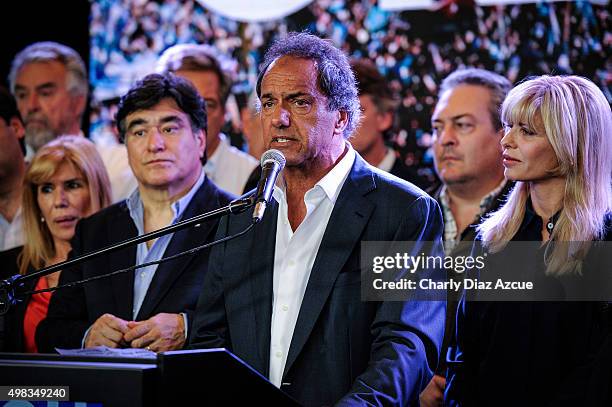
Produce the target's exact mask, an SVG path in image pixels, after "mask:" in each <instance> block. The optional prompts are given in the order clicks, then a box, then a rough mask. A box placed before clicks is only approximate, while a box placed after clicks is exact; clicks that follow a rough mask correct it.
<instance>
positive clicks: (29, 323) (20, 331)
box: [0, 136, 111, 352]
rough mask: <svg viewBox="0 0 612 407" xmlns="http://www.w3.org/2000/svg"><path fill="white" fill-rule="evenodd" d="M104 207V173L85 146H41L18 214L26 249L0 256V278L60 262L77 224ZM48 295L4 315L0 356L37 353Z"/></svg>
mask: <svg viewBox="0 0 612 407" xmlns="http://www.w3.org/2000/svg"><path fill="white" fill-rule="evenodd" d="M110 202H111V192H110V183H109V180H108V174H107V172H106V169H105V167H104V164H103V163H102V159H101V158H100V156H99V155H98V153H97V151H96V148H95V145H94V144H93V143H92V142H91V141H89V140H87V139H85V138H84V137H80V136H62V137H59V138H57V139H55V140H52V141H51V142H49V143H47V144H46V145H44V146H43V147H41V148H40V149H39V150H38V152H37V153H36V155H35V156H34V158H33V159H32V162H31V163H30V165H29V167H28V169H27V171H26V174H25V179H24V191H23V203H22V205H23V206H22V208H23V209H22V211H23V219H24V232H25V233H24V236H25V237H26V244H25V245H24V246H23V247H19V248H16V249H13V250H10V251H7V252H4V253H0V259H1V260H0V261H1V264H3V273H2V274H6V275H7V276H9V275H13V274H16V273H19V274H21V275H25V274H28V273H31V272H33V271H35V270H37V269H40V268H42V267H46V266H51V265H53V264H57V263H60V262H62V261H64V260H66V258H67V257H68V252H69V251H70V239H72V237H73V236H74V232H75V228H76V224H77V222H78V221H79V219H81V218H84V217H87V216H89V215H91V214H93V213H95V212H97V211H98V210H100V209H102V208H104V207H105V206H107V205H109V204H110ZM59 273H60V272H56V273H53V274H50V275H47V276H43V277H40V278H38V279H37V280H36V281H32V282H31V283H30V284H29V285H28V287H26V288H27V289H28V290H33V289H36V290H38V289H44V288H48V287H55V286H57V281H58V278H59ZM28 283H29V282H28ZM28 283H26V284H28ZM51 294H52V293H50V292H48V293H41V294H36V295H33V296H31V297H29V298H26V299H25V300H24V301H23V302H21V303H20V304H18V305H17V306H16V307H14V308H13V309H12V310H11V311H10V313H9V314H8V315H7V322H8V323H7V325H8V326H7V327H5V331H6V332H7V338H6V339H5V344H4V346H3V348H4V350H5V351H13V352H36V351H37V349H36V344H35V342H34V335H35V331H36V326H37V325H38V322H40V320H42V319H43V318H44V317H45V315H46V312H47V308H48V305H49V300H50V298H51Z"/></svg>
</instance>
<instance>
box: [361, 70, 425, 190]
mask: <svg viewBox="0 0 612 407" xmlns="http://www.w3.org/2000/svg"><path fill="white" fill-rule="evenodd" d="M351 68H352V69H353V72H354V73H355V79H356V80H357V89H358V91H359V104H360V105H361V112H362V118H361V123H360V124H359V127H358V128H357V130H355V134H354V135H353V137H351V140H350V141H351V144H352V145H353V148H355V150H356V151H357V152H358V153H359V154H361V156H362V157H363V158H364V159H365V160H366V161H367V162H368V163H369V164H371V165H373V166H375V167H377V168H380V169H381V170H383V171H387V172H389V173H391V174H393V175H395V176H396V177H400V178H402V179H404V180H406V181H408V182H412V183H413V184H415V185H416V186H418V187H420V188H423V189H425V188H427V187H428V186H429V183H428V182H427V181H426V180H425V179H423V177H420V176H419V175H418V173H417V171H416V169H415V168H413V167H409V166H408V165H406V163H405V162H404V160H403V158H402V157H401V156H400V153H399V151H396V150H395V149H394V148H393V147H392V146H390V145H387V143H389V142H390V138H391V135H392V131H393V127H394V124H395V112H396V110H397V105H398V101H397V99H396V98H395V97H394V95H393V92H392V90H391V88H390V87H389V85H388V84H387V81H386V80H385V78H384V76H382V75H381V73H380V72H379V71H378V68H376V65H375V64H374V63H373V62H372V61H370V60H368V59H352V60H351Z"/></svg>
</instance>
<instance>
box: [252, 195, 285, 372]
mask: <svg viewBox="0 0 612 407" xmlns="http://www.w3.org/2000/svg"><path fill="white" fill-rule="evenodd" d="M277 220H278V203H277V202H276V201H275V200H272V202H271V203H270V205H269V207H268V209H267V211H266V215H265V216H264V218H263V219H262V221H261V223H260V224H259V225H256V226H255V230H254V231H253V235H252V236H253V242H252V246H251V247H252V249H251V252H250V253H254V254H255V255H254V256H253V257H252V258H251V259H249V261H250V267H245V269H246V270H248V271H247V273H249V274H250V275H249V276H245V277H246V278H248V277H250V281H251V290H252V292H251V298H253V299H254V301H253V304H254V306H253V307H251V310H252V312H253V313H254V315H253V318H252V319H250V320H254V321H255V324H256V327H255V330H254V332H256V333H257V342H256V346H257V354H258V355H259V358H260V360H261V361H263V362H264V363H265V366H262V370H260V371H261V372H263V373H264V374H265V375H266V376H267V375H268V369H269V368H270V366H269V363H267V362H268V361H269V358H270V329H271V324H272V296H273V295H274V293H273V292H272V291H273V278H272V276H273V273H274V253H275V248H276V244H275V241H276V223H277ZM270 248H272V250H270ZM252 270H260V271H259V272H258V273H256V274H254V273H253V271H252Z"/></svg>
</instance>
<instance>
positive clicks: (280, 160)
mask: <svg viewBox="0 0 612 407" xmlns="http://www.w3.org/2000/svg"><path fill="white" fill-rule="evenodd" d="M283 168H285V156H284V155H283V153H281V152H280V151H278V150H275V149H271V150H268V151H266V152H265V153H263V155H262V156H261V177H260V178H259V182H258V183H257V191H256V192H255V208H254V209H253V221H254V222H255V223H258V222H259V221H261V218H263V215H264V212H265V210H266V205H267V204H268V202H270V197H271V196H272V191H273V190H274V183H276V177H277V176H278V173H279V172H281V171H282V169H283Z"/></svg>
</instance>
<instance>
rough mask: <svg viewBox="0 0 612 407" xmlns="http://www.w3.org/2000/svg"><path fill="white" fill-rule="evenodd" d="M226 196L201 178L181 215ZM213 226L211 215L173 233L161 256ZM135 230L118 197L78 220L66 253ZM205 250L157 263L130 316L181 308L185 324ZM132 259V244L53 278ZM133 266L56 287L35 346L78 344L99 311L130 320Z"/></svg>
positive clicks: (96, 271)
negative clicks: (136, 310) (75, 284)
mask: <svg viewBox="0 0 612 407" xmlns="http://www.w3.org/2000/svg"><path fill="white" fill-rule="evenodd" d="M231 198H232V197H231V196H230V195H229V194H227V193H226V192H224V191H222V190H220V189H218V188H217V187H216V186H215V185H214V184H213V183H212V182H211V181H209V180H208V179H205V181H204V183H203V184H202V186H201V187H200V188H199V189H198V191H197V192H196V193H195V195H194V196H193V198H192V200H191V202H190V203H189V205H188V206H187V208H186V209H185V212H184V213H183V219H187V218H189V217H192V216H195V215H197V214H200V213H204V212H208V211H210V210H213V209H216V208H219V207H221V206H223V205H226V204H227V203H229V202H230V200H231ZM217 226H218V221H216V220H212V221H208V222H205V223H202V224H201V226H199V227H196V228H189V229H184V230H181V231H179V232H177V233H175V234H174V236H173V237H172V239H171V241H170V243H169V244H168V247H167V248H166V251H165V253H164V257H168V256H171V255H174V254H176V253H179V252H181V251H184V250H187V249H190V248H193V247H196V246H200V245H202V244H204V243H205V242H209V241H211V240H212V239H213V237H214V235H215V233H216V230H217ZM137 234H138V231H137V229H136V225H135V224H134V222H133V220H132V218H131V216H130V213H129V210H128V207H127V205H126V201H123V202H120V203H117V204H115V205H112V206H110V207H108V208H106V209H104V210H102V211H100V212H98V213H97V214H95V215H93V216H91V217H89V218H87V219H84V220H82V221H80V222H79V223H78V225H77V228H76V233H75V236H74V238H73V240H72V252H71V255H70V256H71V257H74V256H78V255H81V254H84V253H87V252H91V251H93V250H96V249H100V248H103V247H106V246H109V245H111V244H113V243H117V242H121V241H123V240H126V239H128V238H132V237H134V236H137ZM209 254H210V250H209V249H205V250H202V251H200V252H198V253H196V254H194V255H189V256H184V257H180V258H178V259H176V260H172V261H170V262H166V263H162V264H160V265H159V266H158V268H157V271H156V272H155V276H154V277H153V280H152V281H151V285H150V286H149V289H148V291H147V294H146V296H145V299H144V301H143V303H142V306H141V308H140V311H139V313H138V315H137V317H136V320H137V321H141V320H145V319H148V318H150V317H152V316H154V315H156V314H158V313H161V312H168V313H180V312H186V313H187V316H188V321H189V325H191V321H192V318H191V317H192V311H193V309H194V308H195V305H196V303H197V298H198V295H199V293H200V291H201V288H202V281H203V279H204V274H205V273H206V270H207V264H208V256H209ZM135 263H136V246H132V247H129V248H126V249H122V250H119V251H117V252H114V253H111V254H109V255H107V256H103V257H100V258H97V259H95V260H92V261H89V262H86V263H82V264H81V265H79V266H76V267H74V268H72V269H67V270H64V271H63V272H62V274H61V275H60V280H59V284H60V285H62V284H66V283H69V282H72V281H77V280H81V279H83V278H90V277H93V276H97V275H101V274H104V273H108V272H111V271H115V270H120V269H124V268H126V267H130V266H133V265H134V264H135ZM135 272H138V271H137V270H136V271H132V272H128V273H123V274H120V275H117V276H114V277H111V278H104V279H100V280H96V281H93V282H90V283H87V284H85V285H80V286H78V287H76V288H65V289H61V290H59V291H57V292H56V293H55V294H54V295H53V297H52V298H51V302H50V304H49V313H48V314H47V318H46V319H44V320H43V321H42V322H41V323H40V324H39V326H38V329H37V330H36V344H37V345H38V349H39V351H40V352H53V350H54V348H56V347H58V348H80V347H81V341H82V339H83V335H84V333H85V331H86V330H87V329H88V328H89V327H90V326H91V325H92V324H93V323H94V322H95V321H96V320H97V319H98V318H99V317H100V316H102V315H103V314H105V313H110V314H113V315H115V316H117V317H119V318H122V319H125V320H128V321H131V320H132V319H133V317H132V306H133V300H134V298H133V297H134V273H135Z"/></svg>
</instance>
